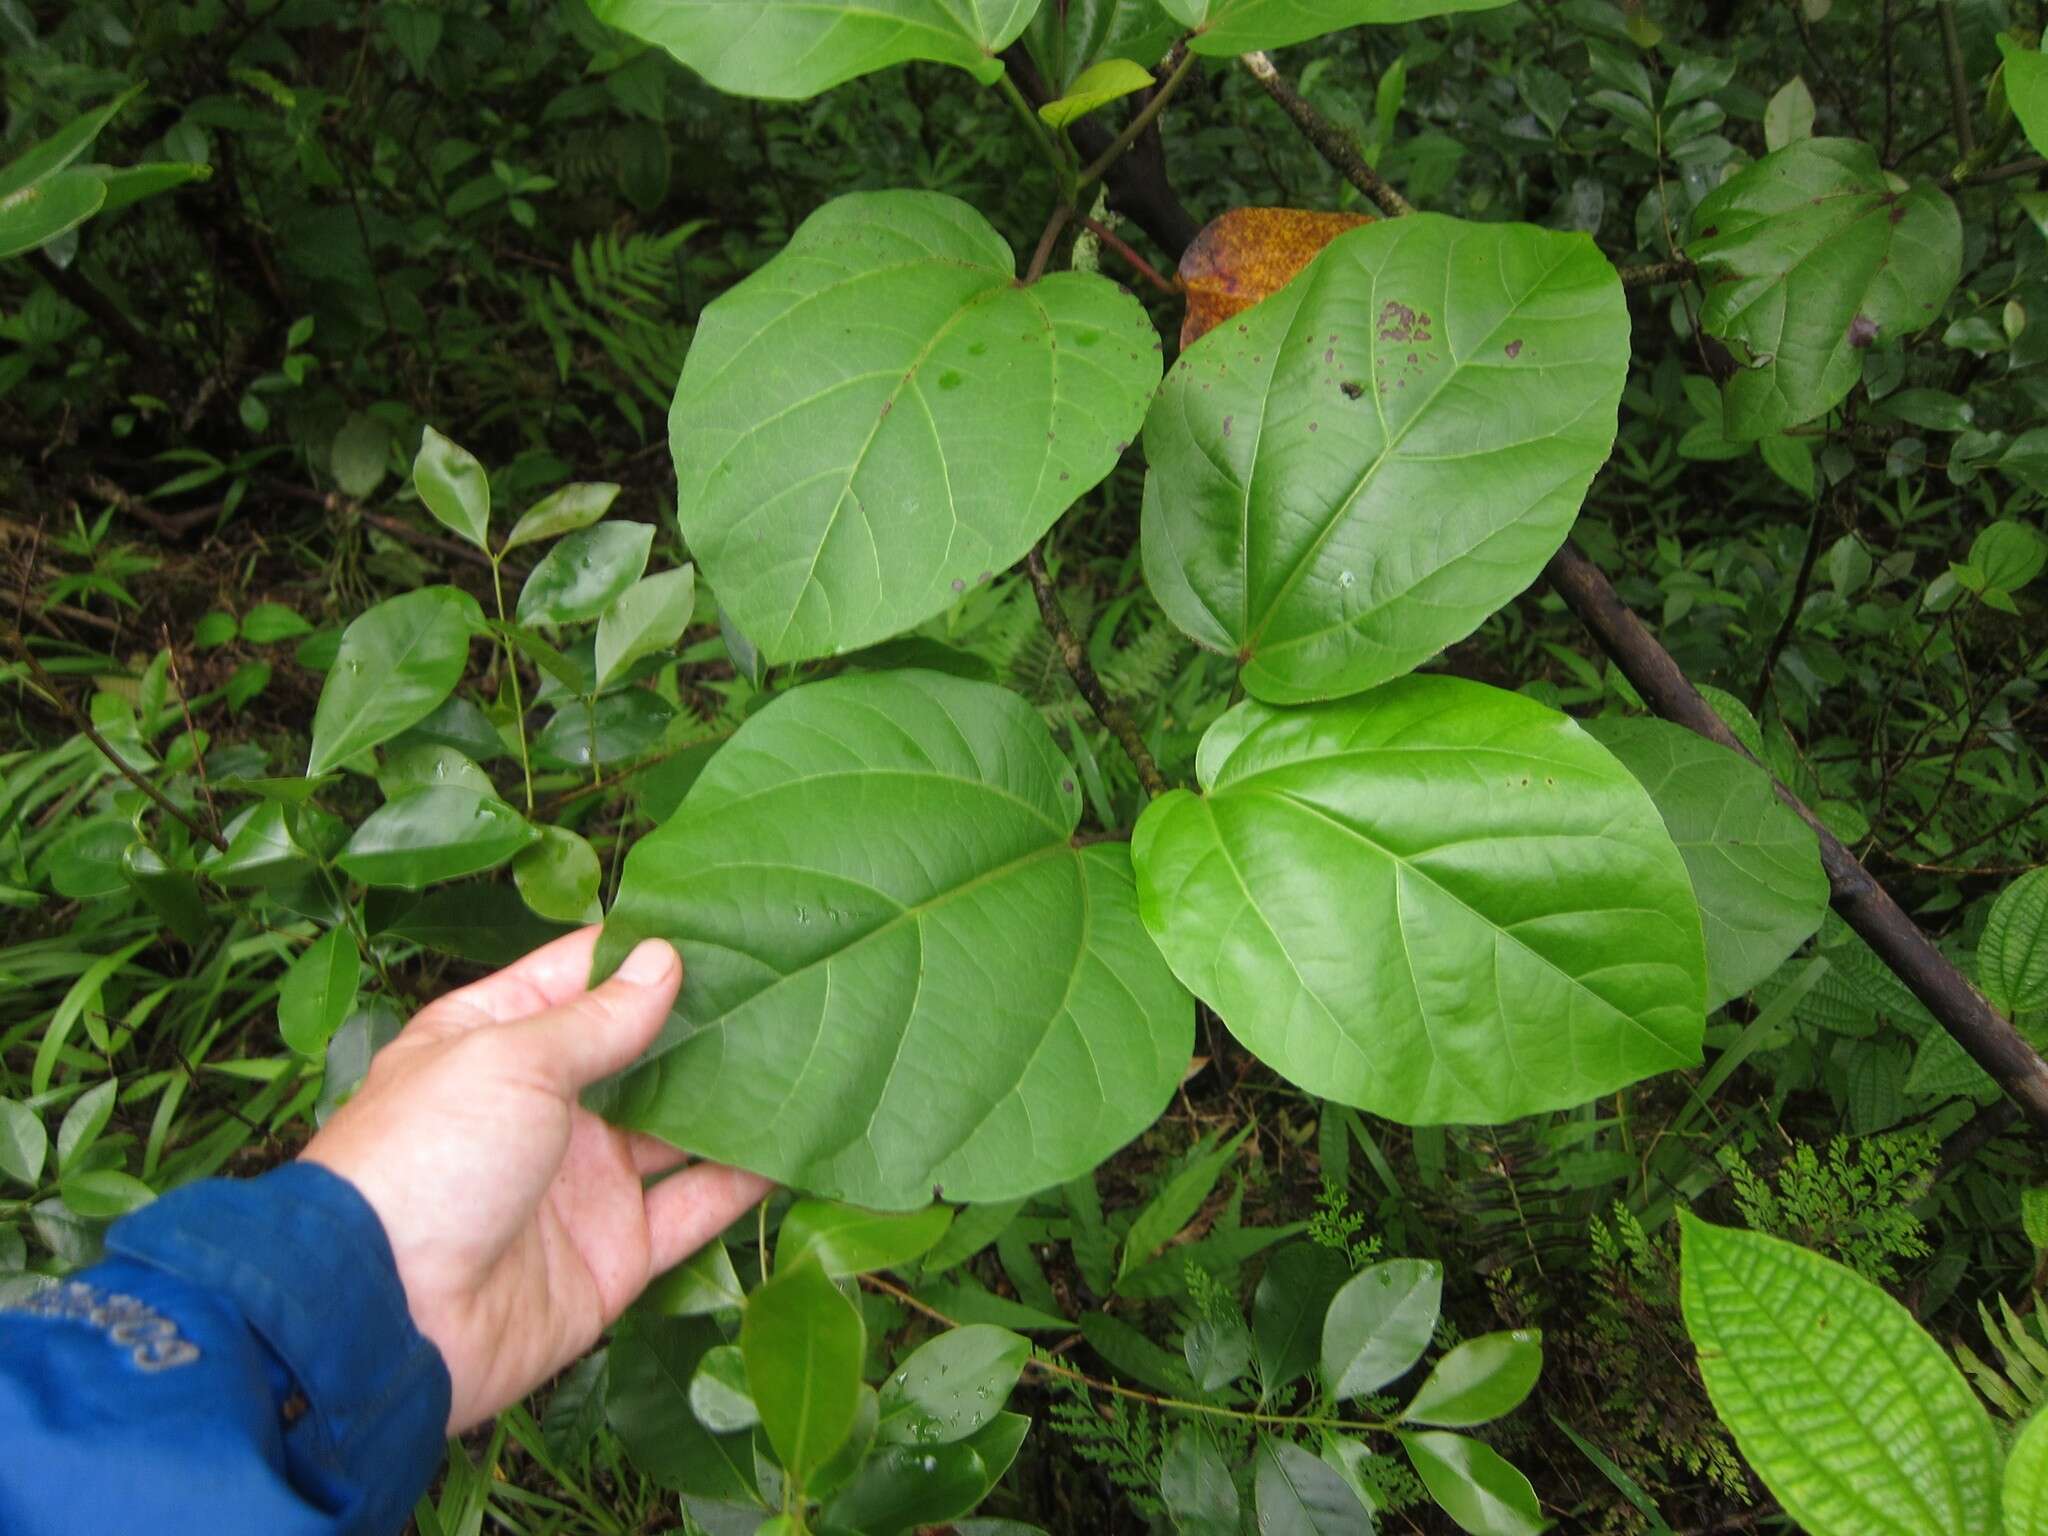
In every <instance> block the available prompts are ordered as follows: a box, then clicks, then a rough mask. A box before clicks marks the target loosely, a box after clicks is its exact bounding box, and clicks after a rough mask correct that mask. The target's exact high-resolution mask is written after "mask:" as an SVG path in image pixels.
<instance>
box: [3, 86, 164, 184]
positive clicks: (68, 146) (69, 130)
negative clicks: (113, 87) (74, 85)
mask: <svg viewBox="0 0 2048 1536" xmlns="http://www.w3.org/2000/svg"><path fill="white" fill-rule="evenodd" d="M142 91H143V87H141V86H139V85H132V86H130V87H129V88H128V89H127V90H125V91H123V92H122V93H121V94H120V95H119V96H116V97H115V98H114V99H113V100H112V101H110V102H107V103H106V104H105V105H103V106H99V107H95V108H94V109H93V110H92V111H90V112H81V113H79V114H78V116H76V117H74V118H73V119H71V121H70V122H68V123H66V124H65V125H64V126H63V127H62V128H59V129H58V130H57V131H56V132H55V133H53V134H51V135H50V136H49V137H48V138H47V139H44V140H43V141H42V142H41V143H38V144H32V145H30V146H29V148H27V149H26V150H24V151H23V152H22V153H21V154H19V155H17V156H16V157H15V158H14V159H13V160H11V161H9V162H8V163H7V165H6V166H5V167H4V168H0V203H5V202H6V201H7V200H8V199H9V198H11V197H13V196H14V195H15V194H16V193H18V192H20V191H22V190H23V189H24V188H26V187H33V186H35V185H36V184H37V183H38V182H41V181H42V180H44V179H45V178H46V177H49V176H54V175H56V174H57V173H58V172H59V171H62V170H63V169H64V168H65V167H66V166H68V165H69V164H71V162H72V161H74V160H76V159H77V158H78V157H79V156H80V155H82V154H84V153H85V152H86V151H87V150H88V149H90V148H91V147H92V143H93V140H95V139H97V138H98V137H99V136H100V130H101V129H103V128H105V127H106V126H107V124H108V123H111V122H112V121H113V120H114V118H115V116H116V114H118V113H119V112H120V110H121V109H122V108H123V107H125V106H127V105H128V103H129V102H131V101H133V100H134V99H135V98H136V97H137V96H139V95H141V94H142Z"/></svg>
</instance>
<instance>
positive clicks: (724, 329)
mask: <svg viewBox="0 0 2048 1536" xmlns="http://www.w3.org/2000/svg"><path fill="white" fill-rule="evenodd" d="M1157 348H1158V337H1157V335H1156V333H1155V332H1154V331H1153V330H1152V327H1151V323H1150V322H1149V321H1148V320H1147V318H1146V316H1145V312H1144V309H1143V308H1142V307H1141V306H1140V305H1139V303H1138V302H1137V300H1136V299H1134V298H1132V297H1131V295H1130V294H1128V293H1126V292H1125V291H1124V290H1123V289H1121V288H1119V287H1118V286H1117V285H1116V284H1114V283H1112V282H1110V281H1109V280H1108V279H1107V278H1104V277H1100V276H1097V275H1096V274H1093V273H1086V272H1059V273H1054V274H1053V275H1051V276H1049V277H1045V278H1043V279H1041V280H1040V281H1038V282H1036V283H1033V284H1031V285H1029V286H1028V287H1027V286H1022V285H1020V284H1019V283H1018V282H1017V272H1016V266H1015V262H1014V259H1013V257H1012V255H1011V252H1010V248H1009V246H1008V245H1007V244H1005V243H1004V241H1003V239H1002V237H1001V236H1000V235H998V234H997V233H996V232H995V231H994V230H993V229H992V228H990V227H989V224H988V222H987V220H985V219H984V218H982V216H981V215H980V214H979V213H977V212H975V211H974V210H973V209H972V208H970V207H968V206H967V205H966V204H965V203H962V202H959V201H957V200H955V199H953V198H950V197H942V196H940V195H938V194H936V193H928V192H866V193H856V194H853V195H851V196H847V197H842V198H838V199H836V200H835V201H833V202H830V203H827V204H826V205H825V206H824V207H823V208H821V209H820V210H818V212H816V213H814V214H812V215H811V217H810V218H808V219H806V220H805V221H804V223H803V225H802V227H801V228H799V229H798V230H797V232H796V234H795V235H794V236H793V237H792V238H791V240H790V243H789V244H788V246H787V247H785V248H784V249H783V251H782V253H781V254H780V255H778V256H776V257H775V259H774V260H772V261H770V262H769V263H768V264H767V265H766V266H765V267H763V268H762V269H761V270H760V271H759V272H757V273H755V274H754V275H753V276H751V277H749V278H748V279H747V280H746V281H744V282H742V283H740V284H738V285H737V286H735V287H733V288H731V289H729V290H727V291H726V292H725V293H723V294H721V295H720V296H719V297H718V298H717V299H715V300H713V301H712V303H711V304H709V305H708V306H706V308H705V310H704V315H703V319H702V321H701V322H700V323H699V325H698V328H697V333H696V337H695V340H694V341H693V343H692V344H691V347H690V355H689V357H688V359H687V360H686V361H685V363H684V365H683V377H682V382H681V384H680V385H679V386H678V387H677V390H676V397H675V405H674V409H673V410H672V411H671V413H670V416H669V437H670V444H671V447H672V449H673V451H674V455H675V461H676V475H677V508H678V516H679V517H680V519H681V523H682V530H683V536H684V538H685V540H686V541H687V542H688V544H689V547H690V551H691V553H692V554H693V555H695V556H696V558H697V560H698V562H699V563H700V564H701V565H702V566H703V568H704V573H705V577H706V579H707V580H709V581H710V582H711V584H712V586H713V587H714V588H715V589H716V590H717V592H718V598H719V602H720V603H721V604H722V605H723V606H724V608H725V610H726V611H727V612H728V613H729V614H730V615H731V616H732V619H733V621H734V622H735V623H736V624H737V625H738V626H739V628H740V629H741V630H742V631H743V632H744V633H745V634H746V635H747V637H748V638H749V639H750V640H751V641H752V642H753V643H754V644H755V645H756V646H758V647H759V649H760V653H761V655H762V656H763V657H765V658H766V659H767V660H768V661H770V662H786V661H796V660H801V659H803V658H805V657H810V656H823V655H830V654H833V653H835V652H838V651H844V650H850V649H852V648H854V647H856V646H861V645H866V644H868V643H870V642H872V641H876V640H882V639H886V638H887V637H888V636H890V635H893V634H895V633H897V632H898V631H901V630H904V629H908V628H910V627H911V626H912V625H914V624H917V623H919V622H920V621H922V620H924V619H927V618H930V617H931V616H932V615H933V614H935V613H938V612H940V611H942V610H943V609H945V608H947V607H949V606H950V605H951V604H953V603H954V602H955V601H957V600H958V598H959V597H960V596H961V594H963V593H964V592H966V591H967V590H968V589H969V588H971V587H973V586H975V585H976V584H978V583H980V582H984V581H987V580H989V579H990V577H991V576H992V575H993V574H994V573H995V572H998V571H1001V570H1004V569H1005V568H1007V567H1008V566H1010V565H1012V564H1014V563H1015V562H1016V561H1017V560H1018V559H1020V558H1021V557H1022V556H1023V554H1024V552H1025V550H1027V549H1028V548H1030V546H1031V544H1032V542H1033V541H1034V540H1036V539H1037V538H1038V536H1039V535H1040V534H1042V533H1044V532H1045V530H1046V529H1047V528H1049V527H1050V526H1051V525H1052V523H1053V520H1054V519H1055V518H1057V517H1058V516H1059V515H1060V513H1061V512H1063V511H1065V510H1066V509H1067V508H1068V507H1069V506H1071V505H1072V504H1073V503H1074V501H1075V500H1076V499H1077V498H1078V497H1080V496H1081V495H1083V494H1084V493H1086V492H1087V491H1088V490H1089V489H1091V488H1092V487H1093V486H1094V485H1096V483H1097V482H1099V481H1100V480H1101V479H1102V478H1103V477H1104V476H1105V475H1107V474H1108V473H1109V471H1110V470H1111V468H1113V467H1114V466H1115V464H1116V461H1117V458H1118V456H1119V455H1120V454H1121V453H1122V452H1123V450H1124V448H1125V447H1126V446H1128V444H1129V441H1130V439H1132V438H1133V437H1135V436H1136V435H1137V431H1138V427H1139V424H1140V423H1141V422H1142V420H1143V419H1144V414H1145V408H1146V406H1147V405H1148V404H1149V403H1150V401H1151V392H1152V388H1153V386H1154V385H1155V384H1157V383H1158V380H1159V358H1158V355H1157Z"/></svg>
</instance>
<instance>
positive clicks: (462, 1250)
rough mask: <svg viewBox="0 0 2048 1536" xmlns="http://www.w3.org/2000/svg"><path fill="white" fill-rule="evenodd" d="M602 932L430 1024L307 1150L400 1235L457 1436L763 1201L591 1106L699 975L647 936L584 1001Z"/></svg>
mask: <svg viewBox="0 0 2048 1536" xmlns="http://www.w3.org/2000/svg"><path fill="white" fill-rule="evenodd" d="M597 932H598V930H597V929H595V928H585V929H583V930H582V931H581V932H578V933H573V934H569V935H568V936H566V937H564V938H561V939H557V940H556V941H555V942H554V943H552V944H549V945H547V946H546V947H545V948H542V949H538V950H535V951H534V952H533V953H532V954H530V955H528V956H527V957H526V958H525V959H523V960H521V961H519V962H518V964H516V965H513V966H510V967H508V968H507V969H505V970H502V971H499V972H498V973H497V974H496V975H494V976H487V977H485V978H484V979H483V980H482V981H479V982H477V983H475V984H474V985H473V986H468V987H464V988H463V989H462V990H460V991H458V992H451V993H449V994H448V995H447V996H446V997H443V998H440V999H438V1000H437V1001H435V1002H433V1003H431V1004H429V1005H428V1006H427V1007H425V1008H423V1009H421V1010H420V1012H419V1013H417V1014H416V1015H414V1017H413V1019H412V1022H411V1023H409V1024H407V1025H406V1027H405V1029H404V1030H403V1031H402V1032H401V1033H400V1034H399V1036H398V1038H397V1039H396V1040H394V1041H392V1042H391V1044H390V1045H388V1046H386V1047H385V1048H384V1049H383V1050H381V1051H379V1052H378V1053H377V1055H376V1057H375V1058H374V1059H373V1060H372V1061H371V1063H370V1071H369V1075H368V1076H367V1077H366V1078H365V1079H364V1081H363V1085H362V1087H361V1089H360V1090H358V1091H357V1093H356V1096H355V1097H354V1098H352V1099H350V1100H349V1102H348V1103H347V1104H345V1105H343V1106H342V1108H341V1109H340V1110H338V1111H337V1112H336V1113H335V1115H334V1117H333V1118H332V1119H331V1120H329V1121H328V1122H327V1124H326V1125H325V1126H323V1127H321V1129H320V1132H319V1133H318V1134H317V1135H316V1136H314V1138H313V1139H312V1141H311V1142H309V1143H308V1144H307V1146H306V1150H305V1153H304V1154H303V1155H304V1156H305V1158H306V1159H307V1161H309V1162H314V1163H319V1164H320V1165H322V1166H323V1167H325V1168H328V1169H330V1170H332V1171H333V1172H335V1173H338V1174H340V1175H341V1176H342V1177H343V1178H345V1179H347V1180H348V1181H349V1182H350V1183H351V1184H353V1185H354V1186H355V1187H356V1188H357V1189H358V1190H360V1191H361V1192H362V1195H363V1198H364V1199H365V1200H367V1201H368V1202H369V1203H370V1207H371V1209H372V1210H374V1211H375V1212H376V1213H377V1216H378V1218H379V1219H380V1220H381V1221H382V1222H383V1224H384V1231H385V1234H386V1236H387V1237H388V1238H389V1239H390V1241H391V1251H392V1253H393V1255H394V1256H395V1257H396V1258H397V1261H398V1275H399V1279H400V1280H401V1281H402V1282H403V1283H404V1286H405V1295H406V1301H407V1303H408V1304H409V1305H410V1307H411V1310H412V1316H413V1322H414V1324H415V1325H416V1326H417V1327H418V1328H419V1330H420V1332H421V1333H423V1334H425V1335H426V1336H427V1337H428V1338H429V1339H432V1340H433V1341H434V1344H435V1345H436V1346H437V1347H438V1348H439V1349H440V1351H441V1357H442V1359H443V1360H444V1361H446V1363H447V1366H448V1375H449V1377H450V1379H451V1381H452V1383H453V1389H454V1390H453V1396H452V1398H451V1400H450V1404H449V1410H448V1430H449V1433H450V1434H454V1433H457V1432H458V1431H460V1430H463V1429H466V1428H468V1427H469V1426H470V1425H472V1424H475V1423H477V1422H478V1421H479V1420H482V1419H485V1418H488V1417H490V1416H491V1415H492V1414H494V1413H496V1412H497V1411H498V1410H499V1409H501V1408H503V1407H505V1406H506V1405H507V1404H509V1403H513V1402H516V1401H518V1399H519V1398H521V1397H523V1396H524V1395H525V1394H526V1393H527V1392H529V1391H531V1390H532V1389H533V1388H534V1387H536V1386H538V1385H540V1383H541V1382H543V1381H545V1380H547V1378H548V1377H550V1376H552V1375H553V1374H554V1373H555V1372H557V1371H559V1370H561V1369H562V1368H563V1367H564V1366H566V1365H568V1364H569V1363H570V1362H571V1361H572V1360H574V1359H576V1358H577V1357H578V1356H579V1355H581V1354H583V1353H584V1351H586V1350H588V1349H589V1348H590V1347H591V1346H592V1345H593V1344H595V1343H596V1342H597V1339H598V1336H599V1335H600V1334H601V1333H602V1332H603V1330H604V1328H605V1327H606V1326H607V1325H608V1324H609V1323H611V1322H612V1321H613V1320H614V1319H615V1318H617V1317H618V1315H619V1314H620V1313H621V1312H623V1311H624V1310H625V1309H626V1307H627V1306H628V1305H630V1304H631V1303H632V1301H633V1299H634V1298H635V1297H636V1296H638V1295H639V1294H640V1292H641V1291H642V1290H644V1289H645V1288H646V1286H647V1282H648V1281H649V1280H650V1279H652V1278H653V1277H654V1276H655V1275H658V1274H660V1273H662V1271H664V1270H666V1269H669V1268H670V1267H672V1266H673V1265H675V1264H678V1263H680V1262H681V1261H682V1260H683V1259H685V1258H687V1257H689V1255H690V1254H692V1253H694V1252H695V1251H696V1250H697V1249H699V1248H701V1247H702V1246H703V1245H704V1244H705V1243H707V1242H709V1241H710V1240H711V1239H712V1238H713V1237H716V1236H717V1235H718V1234H719V1233H720V1232H722V1231H724V1230H725V1228H726V1227H727V1226H729V1225H731V1224H732V1222H733V1221H734V1220H736V1219H737V1218H738V1217H739V1216H740V1215H742V1214H743V1213H744V1212H745V1211H746V1210H747V1208H748V1207H749V1206H751V1205H753V1204H754V1203H755V1202H757V1201H759V1200H761V1199H762V1198H763V1197H764V1196H766V1194H767V1192H768V1190H769V1189H770V1187H771V1186H770V1184H769V1181H768V1180H766V1179H763V1178H760V1177H758V1176H756V1175H754V1174H750V1173H741V1172H739V1171H738V1170H736V1169H732V1168H724V1167H720V1166H718V1165H717V1164H713V1163H698V1164H696V1165H695V1166H693V1167H690V1168H687V1169H684V1170H683V1171H682V1172H681V1173H677V1174H674V1175H672V1176H671V1177H669V1178H666V1179H664V1180H662V1181H661V1182H660V1183H658V1184H656V1185H654V1186H653V1187H652V1188H648V1189H645V1190H644V1191H643V1189H642V1187H641V1180H642V1179H643V1178H646V1177H649V1176H652V1175H654V1174H659V1173H664V1172H667V1171H668V1170H669V1169H672V1168H674V1167H676V1166H677V1165H678V1164H680V1163H682V1162H683V1161H685V1155H684V1154H683V1153H681V1152H678V1151H676V1150H675V1149H674V1148H673V1147H670V1146H668V1145H666V1144H665V1143H663V1142H660V1141H657V1140H655V1139H654V1138H653V1137H651V1136H643V1135H639V1134H637V1133H634V1132H629V1131H622V1130H619V1129H616V1128H615V1127H612V1126H609V1125H606V1124H605V1123H604V1122H603V1121H602V1120H600V1119H599V1118H598V1117H597V1116H596V1115H594V1114H592V1113H590V1111H588V1110H586V1109H584V1108H583V1107H582V1106H581V1105H580V1104H578V1103H577V1095H578V1094H579V1093H580V1092H581V1091H582V1090H583V1089H584V1088H585V1087H587V1086H588V1085H589V1084H591V1083H593V1082H596V1081H597V1080H598V1079H599V1078H601V1077H605V1076H607V1075H609V1074H611V1073H613V1072H616V1071H618V1070H620V1069H621V1068H623V1067H625V1066H626V1065H627V1064H629V1063H630V1062H631V1061H632V1060H633V1059H634V1058H635V1057H636V1056H638V1055H639V1054H640V1052H641V1051H643V1050H644V1049H646V1047H647V1046H648V1044H649V1043H650V1042H652V1040H653V1039H654V1037H655V1035H656V1034H657V1033H658V1032H659V1030H660V1029H661V1023H662V1020H663V1018H665V1017H666V1016H667V1013H668V1008H669V1004H670V1003H671V1002H672V1001H674V999H675V995H676V989H677V988H678V987H679V986H680V985H681V984H682V964H681V962H680V961H679V960H678V958H677V956H676V952H675V951H674V950H673V949H671V948H670V947H669V946H668V945H667V944H664V943H662V942H661V941H660V940H658V939H650V940H648V941H647V942H645V943H643V944H641V945H640V946H639V947H638V948H637V949H635V950H634V951H633V952H632V954H630V955H628V956H627V957H626V962H625V964H624V965H622V966H620V967H619V970H618V972H617V974H615V975H614V976H613V977H612V978H611V979H610V980H608V981H606V982H605V983H604V984H603V985H602V986H600V987H597V988H596V989H594V990H586V987H585V983H586V981H587V980H588V978H589V975H590V956H591V951H592V949H593V948H594V947H595V945H596V942H597Z"/></svg>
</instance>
